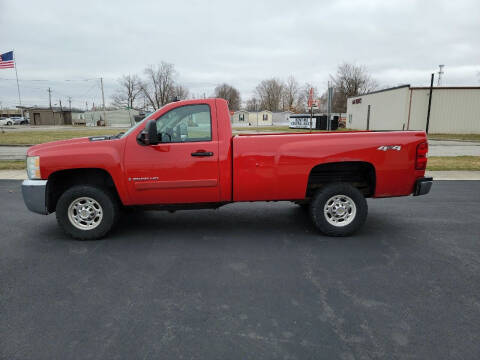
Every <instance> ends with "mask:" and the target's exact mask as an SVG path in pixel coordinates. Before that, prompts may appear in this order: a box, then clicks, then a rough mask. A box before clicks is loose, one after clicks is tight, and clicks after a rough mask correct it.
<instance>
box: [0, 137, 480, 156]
mask: <svg viewBox="0 0 480 360" xmlns="http://www.w3.org/2000/svg"><path fill="white" fill-rule="evenodd" d="M428 143H429V145H430V147H429V153H428V154H429V156H461V155H470V156H480V142H478V141H477V142H475V141H449V140H448V141H447V140H429V141H428ZM27 149H28V147H26V146H0V160H23V159H25V156H26V154H27Z"/></svg>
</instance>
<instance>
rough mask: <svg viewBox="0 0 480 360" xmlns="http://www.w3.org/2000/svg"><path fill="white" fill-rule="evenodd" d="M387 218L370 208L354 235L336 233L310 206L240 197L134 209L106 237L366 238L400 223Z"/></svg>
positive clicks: (150, 238)
mask: <svg viewBox="0 0 480 360" xmlns="http://www.w3.org/2000/svg"><path fill="white" fill-rule="evenodd" d="M389 220H392V219H385V218H382V216H381V214H378V215H377V214H375V213H373V214H371V215H370V216H369V218H368V219H367V222H366V224H365V225H364V227H363V228H362V229H360V230H359V231H358V232H357V233H356V234H355V235H353V236H350V237H345V238H334V237H328V236H325V235H322V234H321V233H320V232H319V231H318V230H317V229H316V228H315V226H314V225H313V224H312V221H311V219H310V215H309V213H308V211H305V210H304V209H302V208H300V207H299V206H297V205H295V204H291V203H288V202H278V203H260V204H258V203H256V204H253V203H238V204H230V205H227V206H225V207H222V208H220V209H217V210H185V211H178V212H175V213H169V212H166V211H134V212H131V213H127V214H123V216H122V219H121V221H120V224H119V225H118V226H117V228H116V229H114V230H113V231H112V233H111V234H110V235H109V238H110V239H113V240H115V239H125V238H132V237H135V238H137V239H138V238H142V239H149V240H161V239H165V240H172V239H183V240H193V241H198V240H199V239H204V240H206V239H209V240H222V241H223V240H225V239H228V240H235V239H239V240H242V241H245V239H247V240H249V239H254V240H258V239H265V240H274V241H275V240H276V239H282V240H284V241H293V242H302V241H306V242H310V241H343V242H345V241H354V242H355V241H368V242H369V241H372V240H373V239H376V238H378V237H379V236H380V237H384V236H385V237H388V236H389V235H388V234H389V233H391V232H392V231H393V232H395V231H397V230H398V228H399V226H400V225H395V221H393V223H392V222H390V221H389ZM387 229H388V231H386V230H387Z"/></svg>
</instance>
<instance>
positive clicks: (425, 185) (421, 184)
mask: <svg viewBox="0 0 480 360" xmlns="http://www.w3.org/2000/svg"><path fill="white" fill-rule="evenodd" d="M432 184H433V178H432V177H423V178H420V179H417V181H415V190H414V192H413V196H419V195H426V194H428V193H429V192H430V189H431V187H432Z"/></svg>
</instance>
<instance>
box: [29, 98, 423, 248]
mask: <svg viewBox="0 0 480 360" xmlns="http://www.w3.org/2000/svg"><path fill="white" fill-rule="evenodd" d="M427 152H428V143H427V137H426V134H425V132H424V131H379V132H374V131H342V132H324V133H290V134H285V133H281V134H244V135H236V136H233V137H232V132H231V124H230V112H229V110H228V105H227V102H226V101H225V100H223V99H201V100H186V101H179V102H174V103H170V104H168V105H166V106H164V107H163V108H161V109H160V110H158V111H156V112H154V113H153V114H151V115H150V116H149V117H147V118H146V119H145V120H143V121H142V122H140V123H138V124H137V125H136V126H134V127H132V128H130V129H129V130H128V131H127V132H126V133H124V134H122V135H117V136H93V137H90V138H80V139H71V140H62V141H56V142H51V143H46V144H41V145H36V146H33V147H31V148H29V149H28V152H27V173H28V180H25V181H24V182H23V184H22V193H23V198H24V201H25V204H26V205H27V207H28V208H29V209H30V210H31V211H33V212H37V213H40V214H49V213H52V212H56V217H57V221H58V223H59V225H60V226H61V227H62V228H63V230H64V231H65V232H66V233H67V234H69V235H70V236H72V237H74V238H77V239H81V240H86V239H98V238H101V237H103V236H105V235H106V234H107V233H108V232H109V231H110V229H112V227H113V226H114V224H115V223H116V222H117V220H118V217H119V213H120V210H121V209H122V208H129V207H138V208H146V209H157V210H169V211H175V210H182V209H200V208H218V207H220V206H223V205H226V204H230V203H233V202H247V201H248V202H251V201H281V200H284V201H292V202H295V203H297V204H299V205H301V206H303V207H308V208H309V213H310V216H311V219H312V221H313V223H314V225H315V226H316V227H317V228H318V229H319V230H320V231H321V232H322V233H324V234H326V235H330V236H346V235H350V234H352V233H354V232H355V231H357V230H358V229H359V228H360V227H361V226H362V225H363V223H364V222H365V219H366V217H367V212H368V208H367V202H366V200H365V199H366V198H369V197H370V198H385V197H393V196H407V195H410V194H413V195H424V194H427V193H428V192H429V191H430V187H431V186H432V178H428V177H425V176H424V175H425V168H426V165H427ZM212 226H215V224H212ZM139 231H141V230H139ZM160 233H161V232H159V234H160Z"/></svg>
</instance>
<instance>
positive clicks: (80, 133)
mask: <svg viewBox="0 0 480 360" xmlns="http://www.w3.org/2000/svg"><path fill="white" fill-rule="evenodd" d="M121 131H125V130H124V129H112V128H105V129H82V130H55V129H52V130H30V131H28V130H26V131H23V130H22V131H5V132H0V144H1V145H35V144H42V143H45V142H49V141H56V140H65V139H72V138H78V137H85V136H98V135H115V134H118V133H119V132H121Z"/></svg>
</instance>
